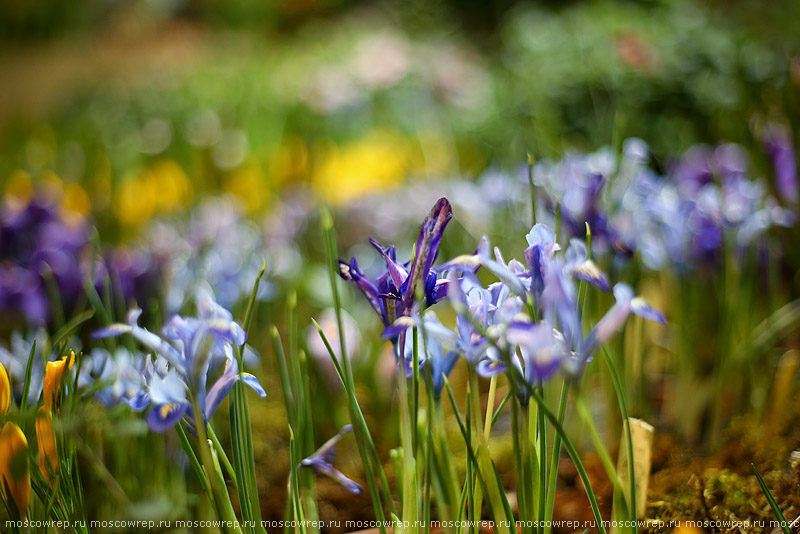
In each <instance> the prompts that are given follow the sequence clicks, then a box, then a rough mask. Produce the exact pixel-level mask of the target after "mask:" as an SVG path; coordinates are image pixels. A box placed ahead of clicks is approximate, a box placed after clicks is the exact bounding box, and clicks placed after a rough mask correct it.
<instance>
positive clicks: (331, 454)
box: [298, 425, 363, 495]
mask: <svg viewBox="0 0 800 534" xmlns="http://www.w3.org/2000/svg"><path fill="white" fill-rule="evenodd" d="M351 430H353V425H345V426H344V427H342V429H341V430H340V431H339V433H338V434H336V435H335V436H333V437H332V438H331V439H329V440H328V441H326V442H325V443H324V444H323V445H322V447H320V448H319V449H317V451H316V452H315V453H314V454H312V455H311V456H309V457H308V458H305V459H303V460H302V461H301V462H300V465H298V467H308V468H310V469H313V470H314V472H315V473H317V474H320V475H325V476H328V477H330V478H332V479H333V480H335V481H336V482H338V483H339V484H341V485H342V486H343V487H344V488H345V489H346V490H347V491H349V492H350V493H355V494H356V495H357V494H359V493H361V492H362V491H363V489H362V488H361V486H360V485H359V484H358V483H357V482H355V481H353V480H350V479H349V478H347V477H346V476H345V475H344V474H343V473H342V472H341V471H339V470H338V469H336V468H335V467H333V460H334V459H335V458H336V448H335V445H336V444H337V443H339V440H341V439H342V436H344V435H345V434H346V433H348V432H350V431H351Z"/></svg>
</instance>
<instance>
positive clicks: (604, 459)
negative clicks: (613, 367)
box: [575, 389, 632, 515]
mask: <svg viewBox="0 0 800 534" xmlns="http://www.w3.org/2000/svg"><path fill="white" fill-rule="evenodd" d="M575 407H576V408H577V410H578V415H579V416H580V418H581V421H583V424H584V425H586V427H587V429H588V430H589V436H590V437H591V438H592V443H593V444H594V448H595V451H597V455H598V456H599V457H600V461H601V463H602V464H603V467H604V468H605V470H606V474H607V475H608V478H609V480H610V481H611V484H612V485H613V486H614V491H618V492H619V493H620V494H621V495H622V498H623V502H624V498H625V489H624V486H623V485H622V481H621V480H620V479H619V475H618V474H617V469H616V466H615V465H614V462H613V461H612V460H611V455H610V454H609V453H608V449H606V446H605V443H603V438H602V437H600V433H599V432H598V431H597V425H595V423H594V418H593V417H592V413H591V411H590V410H589V406H588V404H586V399H585V398H584V397H583V394H582V393H581V392H580V390H577V389H576V390H575ZM631 460H632V459H631ZM625 511H626V514H625V515H627V505H625Z"/></svg>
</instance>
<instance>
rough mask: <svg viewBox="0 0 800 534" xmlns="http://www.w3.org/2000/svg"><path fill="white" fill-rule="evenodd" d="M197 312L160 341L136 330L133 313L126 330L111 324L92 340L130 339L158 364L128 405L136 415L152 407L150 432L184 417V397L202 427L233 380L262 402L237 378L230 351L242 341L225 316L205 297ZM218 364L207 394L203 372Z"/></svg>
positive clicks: (169, 327)
mask: <svg viewBox="0 0 800 534" xmlns="http://www.w3.org/2000/svg"><path fill="white" fill-rule="evenodd" d="M197 312H198V317H188V318H184V317H181V316H179V315H175V316H174V317H172V319H170V320H169V321H168V322H167V324H166V325H165V326H164V328H163V330H162V335H163V337H161V336H158V335H156V334H154V333H152V332H150V331H148V330H147V329H145V328H142V327H140V326H138V324H137V320H138V318H139V316H140V315H141V313H142V312H141V310H138V309H136V310H131V312H129V314H128V323H127V324H114V325H111V326H109V327H107V328H104V329H102V330H99V331H97V332H95V334H94V337H95V338H103V337H109V336H119V335H122V334H131V335H132V336H133V337H134V338H135V339H136V340H137V341H139V342H140V343H141V344H142V345H144V346H145V347H147V348H148V349H149V350H151V351H153V352H154V353H155V354H157V355H158V356H160V357H161V358H162V359H163V362H162V363H160V364H158V365H156V367H155V368H154V369H153V371H152V372H150V373H149V375H148V376H147V384H146V387H145V388H144V389H143V390H142V391H141V392H139V393H138V394H137V395H136V396H135V397H134V398H132V399H131V401H130V404H131V406H132V407H133V408H134V409H137V410H141V409H144V408H145V407H146V406H148V405H152V407H151V409H150V412H149V413H148V417H147V423H148V425H150V428H151V429H153V430H154V431H156V432H164V431H166V430H168V429H170V428H172V427H173V426H175V424H177V423H178V421H180V420H181V419H182V418H183V416H184V415H186V414H187V412H188V411H189V409H190V407H191V402H190V396H194V397H196V398H197V400H198V403H199V404H200V410H201V411H202V414H203V419H204V420H205V421H208V420H209V419H210V418H211V416H212V415H213V414H214V412H215V411H216V409H217V407H219V404H220V403H221V402H222V400H223V399H224V398H225V396H226V395H227V394H228V392H230V390H231V388H232V387H233V385H234V383H235V382H236V381H237V380H241V381H243V382H244V383H245V384H247V385H248V386H250V387H251V388H253V390H255V391H256V393H258V394H259V395H260V396H262V397H264V396H266V392H265V391H264V389H263V388H262V387H261V384H260V383H259V382H258V379H257V378H256V377H255V376H253V375H251V374H249V373H245V372H239V369H238V365H237V363H236V359H235V358H234V355H233V346H242V345H244V343H245V341H246V340H247V335H246V333H245V331H244V330H243V329H242V327H241V326H239V325H238V324H237V323H236V322H234V321H233V316H232V315H231V313H230V312H229V311H228V310H226V309H224V308H222V307H221V306H220V305H218V304H217V303H216V302H214V300H213V298H212V297H211V295H210V293H209V292H207V291H201V292H200V293H199V294H198V298H197ZM219 362H224V371H223V372H222V375H221V376H220V377H219V378H218V379H217V380H216V382H214V384H213V385H212V386H211V388H210V389H207V388H206V383H207V381H208V375H209V372H210V371H212V370H213V368H214V367H219V365H218V364H219Z"/></svg>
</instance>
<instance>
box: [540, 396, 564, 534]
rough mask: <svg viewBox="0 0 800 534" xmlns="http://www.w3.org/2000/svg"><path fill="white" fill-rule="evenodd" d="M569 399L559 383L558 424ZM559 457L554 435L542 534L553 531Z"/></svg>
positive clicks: (559, 441)
mask: <svg viewBox="0 0 800 534" xmlns="http://www.w3.org/2000/svg"><path fill="white" fill-rule="evenodd" d="M568 397H569V383H568V382H567V380H564V381H563V382H562V383H561V394H560V396H559V398H558V424H559V425H563V424H564V417H565V415H566V413H567V398H568ZM560 456H561V435H560V434H558V433H556V435H555V436H554V437H553V454H552V456H551V457H550V471H549V473H548V474H549V480H548V481H547V505H546V507H545V515H544V524H545V527H544V532H545V534H550V532H552V529H553V510H554V507H555V502H556V482H557V481H558V460H559V457H560Z"/></svg>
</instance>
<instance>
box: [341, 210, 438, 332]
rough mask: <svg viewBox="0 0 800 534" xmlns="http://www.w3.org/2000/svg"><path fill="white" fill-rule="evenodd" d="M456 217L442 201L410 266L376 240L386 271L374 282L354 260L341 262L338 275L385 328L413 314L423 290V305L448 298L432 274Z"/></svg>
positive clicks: (424, 227)
mask: <svg viewBox="0 0 800 534" xmlns="http://www.w3.org/2000/svg"><path fill="white" fill-rule="evenodd" d="M452 217H453V210H452V208H451V207H450V203H449V202H448V201H447V199H446V198H441V199H439V201H438V202H436V205H434V207H433V209H432V210H431V211H430V213H429V214H428V216H427V217H425V220H423V221H422V225H421V226H420V230H419V237H418V238H417V246H416V248H415V250H414V259H413V261H411V262H410V263H404V264H401V263H399V262H398V261H397V254H396V250H395V248H394V247H393V246H389V247H386V248H384V247H383V246H381V245H380V244H379V243H378V242H377V241H375V240H374V239H370V243H371V244H372V245H373V246H374V247H375V248H376V250H377V251H378V252H379V253H380V254H381V256H383V259H384V261H385V262H386V271H385V272H384V273H383V274H382V275H381V276H379V277H378V278H377V279H376V280H375V282H372V281H370V280H369V279H368V278H367V277H366V276H365V275H364V273H362V272H361V270H359V268H358V262H357V261H356V259H355V258H353V259H351V260H350V262H349V263H347V262H345V261H343V260H339V274H340V275H341V277H342V278H343V279H345V280H347V281H348V282H352V283H354V284H355V285H356V286H357V287H358V289H359V290H361V292H362V293H363V294H364V297H365V298H366V299H367V301H368V302H369V303H370V305H371V306H372V308H373V309H374V310H375V313H377V314H378V317H380V319H381V322H382V323H383V326H384V327H389V326H391V325H393V324H394V323H395V321H396V320H397V319H398V318H400V317H408V316H409V315H410V314H411V309H412V306H413V304H414V303H415V302H416V298H417V292H418V290H419V288H420V284H421V290H422V294H423V295H424V297H425V299H424V303H425V305H426V306H430V305H432V304H434V303H436V302H438V301H439V300H441V299H442V298H444V297H445V295H446V287H447V283H446V281H444V280H439V279H438V278H437V276H436V272H435V271H433V262H434V260H435V259H436V254H437V252H438V250H439V244H440V242H441V240H442V234H443V233H444V229H445V227H446V226H447V223H448V222H450V219H452Z"/></svg>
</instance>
